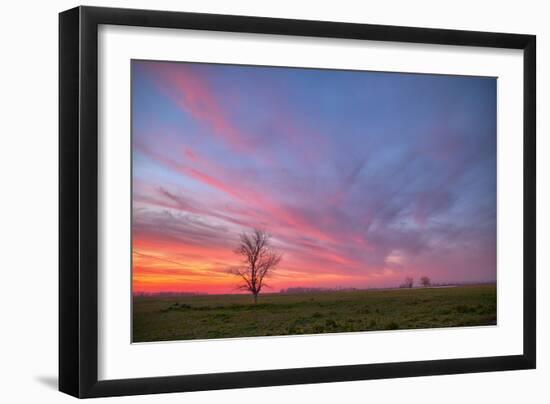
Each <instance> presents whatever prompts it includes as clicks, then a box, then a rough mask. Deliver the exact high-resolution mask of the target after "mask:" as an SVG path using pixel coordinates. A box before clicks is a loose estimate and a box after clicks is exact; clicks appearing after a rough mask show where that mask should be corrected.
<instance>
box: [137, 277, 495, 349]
mask: <svg viewBox="0 0 550 404" xmlns="http://www.w3.org/2000/svg"><path fill="white" fill-rule="evenodd" d="M496 304H497V302H496V286H495V285H479V286H461V287H452V288H427V289H399V290H384V291H382V290H381V291H352V292H348V291H346V292H320V293H308V294H295V295H292V294H265V295H260V297H259V300H258V304H257V305H254V304H253V303H252V298H251V296H249V295H208V296H171V297H154V296H151V297H143V296H142V297H134V307H133V316H134V317H133V340H134V342H148V341H170V340H187V339H208V338H232V337H251V336H267V335H294V334H322V333H335V332H353V331H371V330H397V329H413V328H437V327H460V326H480V325H494V324H496Z"/></svg>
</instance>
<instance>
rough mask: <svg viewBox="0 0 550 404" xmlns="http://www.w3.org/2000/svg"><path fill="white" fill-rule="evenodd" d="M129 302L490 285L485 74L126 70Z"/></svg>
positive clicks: (185, 67) (491, 158)
mask: <svg viewBox="0 0 550 404" xmlns="http://www.w3.org/2000/svg"><path fill="white" fill-rule="evenodd" d="M131 68H132V189H133V191H132V282H133V291H134V293H141V292H147V293H156V292H193V293H239V291H238V289H237V286H238V285H239V280H238V279H236V278H235V276H234V275H231V274H229V273H228V269H229V268H232V267H234V266H235V265H236V264H238V262H239V257H238V256H237V255H236V254H235V253H234V250H235V248H236V247H237V245H238V240H239V235H240V234H242V233H243V232H249V231H251V230H252V229H254V228H259V229H262V230H265V231H267V232H268V233H269V234H271V236H272V238H271V243H272V246H273V248H275V249H277V250H278V251H279V252H281V253H282V254H283V259H282V261H281V263H280V265H279V267H278V268H277V269H276V271H274V272H273V274H272V275H271V276H270V277H269V281H268V284H269V285H270V287H271V289H266V290H265V292H277V291H279V290H280V289H283V288H289V287H319V288H377V287H395V286H398V285H399V284H401V283H402V282H403V280H404V279H405V277H413V278H414V279H415V281H418V279H419V278H420V277H421V276H428V277H430V278H431V280H432V282H434V283H455V282H487V281H495V280H496V79H495V78H485V77H466V76H448V75H428V74H422V75H421V74H406V73H383V72H366V71H343V70H321V69H303V68H282V67H262V66H239V65H220V64H199V63H179V62H157V61H137V60H134V61H132V66H131Z"/></svg>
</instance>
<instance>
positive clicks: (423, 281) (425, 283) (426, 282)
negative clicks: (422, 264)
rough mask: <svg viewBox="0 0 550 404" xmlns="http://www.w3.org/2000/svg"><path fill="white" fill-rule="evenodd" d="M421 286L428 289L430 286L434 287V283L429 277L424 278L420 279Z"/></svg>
mask: <svg viewBox="0 0 550 404" xmlns="http://www.w3.org/2000/svg"><path fill="white" fill-rule="evenodd" d="M420 284H421V285H422V286H424V287H425V288H427V287H428V286H432V281H431V280H430V278H428V277H427V276H423V277H422V278H420Z"/></svg>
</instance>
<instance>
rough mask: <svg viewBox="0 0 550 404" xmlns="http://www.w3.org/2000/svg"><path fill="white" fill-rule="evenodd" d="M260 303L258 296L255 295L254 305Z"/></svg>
mask: <svg viewBox="0 0 550 404" xmlns="http://www.w3.org/2000/svg"><path fill="white" fill-rule="evenodd" d="M257 303H258V294H257V293H254V304H257Z"/></svg>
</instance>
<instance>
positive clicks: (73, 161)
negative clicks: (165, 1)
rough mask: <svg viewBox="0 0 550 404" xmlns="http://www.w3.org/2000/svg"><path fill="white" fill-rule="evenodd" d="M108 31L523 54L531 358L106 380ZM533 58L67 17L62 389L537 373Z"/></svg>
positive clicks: (168, 15)
mask: <svg viewBox="0 0 550 404" xmlns="http://www.w3.org/2000/svg"><path fill="white" fill-rule="evenodd" d="M100 24H113V25H126V26H141V27H160V28H180V29H195V30H209V31H226V32H243V33H260V34H277V35H293V36H308V37H320V38H321V37H322V38H346V39H359V40H376V41H391V42H406V43H427V44H440V45H450V46H452V45H464V46H476V47H488V48H510V49H520V50H523V60H524V65H523V66H524V77H523V83H524V90H523V106H524V107H523V121H524V123H523V141H524V155H523V162H524V163H523V170H524V178H523V180H524V189H523V196H524V198H523V203H524V211H523V217H524V234H523V240H524V241H523V242H524V245H523V251H524V259H523V354H521V355H510V356H495V357H482V358H467V359H444V360H426V361H415V362H399V363H377V364H364V365H349V366H331V367H313V368H294V369H281V370H262V371H250V372H234V373H217V374H193V375H182V376H170V377H150V378H139V379H123V380H105V381H100V380H98V376H97V371H98V322H97V319H98V282H97V281H98V269H97V265H98V137H97V130H98V122H97V119H98V66H97V62H98V54H97V52H98V26H99V25H100ZM535 60H536V37H535V36H534V35H519V34H504V33H489V32H472V31H459V30H443V29H426V28H410V27H397V26H382V25H368V24H351V23H340V22H324V21H308V20H289V19H279V18H263V17H245V16H230V15H214V14H197V13H185V12H167V11H150V10H131V9H113V8H96V7H77V8H73V9H71V10H68V11H64V12H62V13H60V15H59V218H60V219H59V390H60V391H62V392H65V393H67V394H70V395H72V396H75V397H80V398H85V397H104V396H121V395H135V394H151V393H168V392H184V391H197V390H214V389H227V388H243V387H261V386H275V385H291V384H301V383H324V382H337V381H351V380H364V379H381V378H396V377H411V376H427V375H441V374H458V373H470V372H489V371H501V370H514V369H533V368H535V366H536V287H535V286H536V278H535V277H536V240H535V238H536V222H535V212H536V201H535V195H536V168H535V167H536V160H535V159H536V153H535V148H536V134H535V120H536V112H535V109H536V108H535V103H536V62H535ZM518 270H519V268H518Z"/></svg>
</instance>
